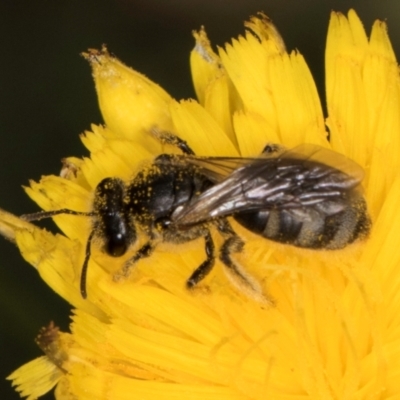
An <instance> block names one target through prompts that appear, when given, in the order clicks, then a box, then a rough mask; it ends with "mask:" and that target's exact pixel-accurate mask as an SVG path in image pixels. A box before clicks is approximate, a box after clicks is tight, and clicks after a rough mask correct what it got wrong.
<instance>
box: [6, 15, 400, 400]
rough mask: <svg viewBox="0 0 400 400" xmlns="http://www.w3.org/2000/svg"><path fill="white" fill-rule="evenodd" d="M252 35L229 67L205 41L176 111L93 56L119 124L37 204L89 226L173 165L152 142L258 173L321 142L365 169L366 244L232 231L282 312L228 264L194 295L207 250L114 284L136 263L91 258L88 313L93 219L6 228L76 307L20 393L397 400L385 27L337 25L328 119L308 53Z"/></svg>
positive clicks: (265, 34) (393, 191) (265, 25)
mask: <svg viewBox="0 0 400 400" xmlns="http://www.w3.org/2000/svg"><path fill="white" fill-rule="evenodd" d="M246 27H247V28H248V31H247V32H246V33H245V35H244V36H241V37H239V38H238V39H234V40H233V41H232V43H231V44H228V45H226V46H225V48H223V49H222V48H221V49H218V54H217V53H214V52H213V50H212V49H211V46H210V43H209V41H208V39H207V36H206V33H205V31H204V30H201V31H200V32H197V33H195V38H196V46H195V48H194V50H193V51H192V54H191V66H192V74H193V81H194V85H195V89H196V94H197V96H198V101H199V102H196V101H194V100H190V101H181V102H177V101H175V100H173V99H172V98H171V97H170V96H169V95H168V94H167V93H166V92H165V91H164V90H163V89H161V88H160V87H159V86H157V85H156V84H154V83H153V82H151V81H150V80H148V79H147V78H145V77H144V76H143V75H140V74H139V73H137V72H135V71H133V70H131V69H129V68H127V67H126V66H124V65H123V64H122V63H120V62H119V61H118V60H117V59H116V58H114V57H112V56H110V55H109V53H108V52H107V51H106V50H105V49H103V50H102V51H94V50H91V51H89V52H88V53H87V54H85V57H86V58H87V60H88V61H89V62H90V64H91V67H92V69H93V76H94V79H95V84H96V89H97V93H98V97H99V103H100V107H101V110H102V114H103V117H104V120H105V123H106V125H105V126H92V131H91V132H86V133H85V134H84V135H82V137H81V139H82V141H83V143H84V145H85V146H86V147H87V148H88V149H89V150H90V152H91V156H90V158H89V159H83V160H81V159H76V158H69V159H66V160H65V162H64V168H63V171H62V176H60V177H56V176H47V177H44V178H43V179H42V180H41V181H40V182H39V183H31V186H30V188H27V189H26V190H27V192H28V194H29V196H30V197H32V198H33V199H34V200H35V201H36V202H37V203H38V204H39V205H40V206H41V207H42V208H43V209H45V210H57V209H64V208H67V209H70V210H76V211H81V212H89V211H91V206H92V202H93V192H94V188H95V187H96V185H97V184H98V183H99V182H100V181H101V180H102V179H104V178H105V177H118V178H121V179H122V180H124V181H129V179H131V177H132V176H134V175H135V173H137V171H138V170H140V168H142V166H143V165H146V162H149V160H152V159H154V157H155V156H157V155H158V154H161V153H162V152H164V153H165V152H174V151H175V149H173V148H169V147H170V146H167V145H161V144H160V143H159V142H157V141H156V140H154V138H153V137H152V136H151V135H149V134H148V132H149V131H151V130H152V129H154V128H156V129H157V130H159V131H168V132H173V133H174V134H176V135H178V136H179V137H180V138H182V139H184V140H186V141H187V142H188V143H189V144H190V146H191V147H192V148H193V150H194V151H195V153H196V154H197V155H204V156H243V157H248V156H255V155H257V154H259V153H260V151H261V150H262V149H263V148H264V146H265V144H266V143H268V142H272V143H281V144H283V145H284V146H286V147H288V148H291V147H294V146H296V145H299V144H301V143H311V144H316V145H319V146H323V147H327V148H331V149H333V150H335V151H337V152H339V153H342V154H344V155H346V156H347V157H349V158H350V159H353V160H354V161H356V162H357V163H358V164H360V165H361V166H362V167H363V168H364V170H365V179H364V181H363V186H364V190H365V198H366V200H367V203H368V207H369V211H370V214H371V216H372V220H373V227H372V230H371V233H370V236H369V238H368V239H367V240H364V241H359V242H357V243H354V244H352V245H350V246H348V247H347V248H345V249H343V250H338V251H328V250H319V251H315V250H314V251H313V250H307V249H300V248H297V247H294V246H288V245H282V244H278V243H274V242H271V241H267V240H266V239H264V238H260V237H258V236H256V235H254V234H251V233H250V232H247V231H246V230H245V229H244V228H241V227H240V226H239V225H238V224H235V225H234V229H235V230H236V231H237V232H238V234H239V235H240V236H241V237H242V238H243V239H244V240H245V242H246V245H245V249H244V251H243V253H241V254H237V255H235V257H236V256H237V258H238V259H239V261H240V263H241V265H243V267H244V268H246V270H247V271H248V273H249V274H251V275H252V276H254V277H255V279H257V280H258V281H259V282H260V285H261V286H262V287H263V291H264V292H265V293H266V294H267V297H268V298H270V299H274V301H275V305H266V304H263V303H262V302H260V301H255V300H254V299H253V298H251V297H248V296H246V295H244V294H243V293H242V292H241V291H240V290H238V289H237V288H236V287H234V286H232V285H230V284H229V281H228V280H227V279H226V276H225V275H224V273H223V268H222V265H221V264H220V263H217V265H216V267H215V268H214V270H213V271H212V273H211V274H210V275H209V276H208V277H207V278H206V279H205V281H204V282H202V283H201V284H200V285H199V286H200V289H201V288H203V289H205V288H207V290H198V291H194V292H189V291H188V290H187V289H185V281H186V279H187V278H188V277H189V276H190V275H191V273H192V272H193V270H194V269H195V268H196V266H198V265H199V264H200V263H201V262H202V260H204V243H203V241H202V238H199V239H196V240H194V241H192V242H188V243H185V244H184V245H179V246H178V245H172V244H169V243H162V244H160V245H159V246H158V247H157V249H156V251H155V252H154V254H152V256H151V257H149V258H145V259H142V260H141V261H140V263H138V264H137V265H135V267H134V268H133V271H132V274H131V276H130V277H129V278H126V279H122V280H120V281H118V282H116V281H115V280H114V279H113V276H115V273H116V272H117V271H118V270H119V269H120V268H121V266H122V265H123V264H124V262H126V261H127V259H129V257H131V256H132V254H133V253H132V252H133V251H134V250H130V251H128V253H127V254H126V255H124V256H123V257H120V258H112V257H110V256H108V255H106V254H104V253H102V252H101V251H100V248H99V247H98V246H96V242H94V243H93V246H92V254H91V258H90V261H89V264H90V265H89V269H88V277H87V291H88V298H87V299H83V298H82V296H81V294H80V291H79V281H80V274H81V268H82V263H83V259H84V257H85V246H86V243H87V239H88V236H89V234H90V232H91V230H92V226H91V223H92V222H91V218H88V217H84V216H76V215H75V216H74V215H58V216H55V217H54V220H55V221H56V223H57V225H58V226H59V227H60V228H61V230H62V231H63V233H64V234H65V236H62V235H53V234H51V233H49V232H47V231H45V230H43V229H40V228H38V227H36V226H35V225H32V224H30V223H28V222H26V221H23V220H20V219H18V218H16V217H14V216H12V215H10V214H7V213H5V212H3V213H2V214H1V232H2V234H3V235H4V236H6V237H8V238H10V239H13V240H15V241H16V243H17V245H18V247H19V248H20V250H21V253H22V255H23V257H24V258H25V259H26V260H27V261H28V262H29V263H30V264H31V265H33V266H34V267H35V268H36V269H37V270H38V272H39V273H40V275H41V276H42V278H43V279H44V280H45V281H46V282H47V283H48V284H49V285H50V286H51V287H52V288H53V290H55V291H56V292H57V293H58V294H59V295H60V296H62V297H63V298H65V299H66V300H67V301H68V302H70V304H72V305H73V307H74V308H75V310H74V315H73V317H72V324H71V332H70V333H66V332H59V331H58V329H57V328H56V327H55V326H54V325H53V324H51V325H50V326H49V327H47V328H44V329H43V330H42V331H41V333H40V335H39V337H38V338H37V342H38V344H39V346H40V347H41V348H42V349H43V351H44V353H45V355H44V356H42V357H40V358H38V359H36V360H33V361H31V362H30V363H28V364H26V365H24V366H22V367H21V368H19V369H18V370H17V371H15V372H14V373H12V375H10V377H9V379H11V380H12V381H13V384H14V385H16V388H17V390H18V391H19V392H20V393H21V395H23V396H27V397H28V398H29V399H34V398H37V397H39V396H41V395H42V394H44V393H46V392H47V391H49V390H50V389H51V388H52V387H54V386H56V397H57V399H72V398H74V399H75V398H78V399H93V398H95V399H131V398H141V399H172V398H190V399H235V400H236V399H237V400H238V399H266V398H271V399H282V400H283V399H285V400H289V399H300V398H301V399H307V398H310V399H332V400H333V399H395V398H397V397H398V396H400V384H399V378H400V358H399V357H398V354H397V352H398V351H399V349H400V333H399V331H400V294H399V293H400V290H399V288H400V282H399V279H400V275H399V274H398V270H399V267H400V253H399V252H398V249H397V247H398V235H399V232H400V214H399V213H398V210H397V207H398V204H400V178H399V175H398V171H399V170H400V168H399V163H400V146H399V140H400V134H399V132H400V112H399V110H400V81H399V72H398V66H397V62H396V59H395V56H394V53H393V51H392V48H391V45H390V41H389V39H388V36H387V31H386V26H385V24H384V23H382V22H379V21H378V22H376V23H375V24H374V26H373V28H372V33H371V35H370V38H369V39H368V38H367V36H366V34H365V32H364V29H363V27H362V24H361V22H360V20H359V19H358V17H357V15H356V13H355V12H354V11H350V12H349V14H348V16H347V17H345V16H344V15H342V14H337V13H332V16H331V22H330V26H329V32H328V40H327V48H326V95H327V109H328V116H327V118H326V119H324V116H323V113H322V108H321V105H320V100H319V98H318V95H317V90H316V88H315V85H314V82H313V79H312V76H311V74H310V71H309V69H308V67H307V65H306V63H305V61H304V59H303V57H302V56H301V54H299V53H298V52H292V53H288V52H287V51H286V50H285V47H284V44H283V42H282V39H281V38H280V36H279V34H278V33H277V31H276V30H275V28H274V26H273V25H272V24H271V23H270V22H269V21H268V19H267V18H266V17H265V16H264V15H262V14H260V15H259V16H258V17H254V18H251V19H250V21H249V22H247V23H246ZM327 127H328V129H329V140H328V139H327V138H328V133H327ZM232 223H233V222H232ZM213 235H215V236H216V239H215V240H216V241H218V238H217V236H218V235H217V234H216V233H215V232H213ZM219 243H220V242H219ZM397 301H398V302H399V303H397Z"/></svg>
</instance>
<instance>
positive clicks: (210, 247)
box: [186, 231, 215, 290]
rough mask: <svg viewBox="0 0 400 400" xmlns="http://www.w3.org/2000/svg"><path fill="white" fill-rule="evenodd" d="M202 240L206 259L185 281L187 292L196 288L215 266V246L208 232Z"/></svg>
mask: <svg viewBox="0 0 400 400" xmlns="http://www.w3.org/2000/svg"><path fill="white" fill-rule="evenodd" d="M204 240H205V251H206V255H207V258H206V260H205V261H204V262H203V263H202V264H201V265H200V266H199V267H197V268H196V270H195V271H194V272H193V273H192V275H191V276H190V278H189V279H188V280H187V281H186V287H187V288H188V289H189V290H190V289H193V288H194V287H195V286H197V284H198V283H199V282H201V281H202V280H203V279H204V278H205V277H206V276H207V275H208V274H209V273H210V271H211V270H212V269H213V267H214V264H215V245H214V241H213V239H212V237H211V234H210V232H209V231H207V233H206V234H205V236H204Z"/></svg>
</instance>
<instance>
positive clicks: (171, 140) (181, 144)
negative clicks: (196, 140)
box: [151, 128, 194, 156]
mask: <svg viewBox="0 0 400 400" xmlns="http://www.w3.org/2000/svg"><path fill="white" fill-rule="evenodd" d="M151 134H152V135H153V137H154V138H156V139H157V140H158V141H159V142H161V143H162V144H169V145H171V146H175V147H177V148H178V149H179V150H181V151H182V153H183V154H187V155H190V156H193V155H194V151H193V150H192V149H191V148H190V146H189V145H188V144H187V143H186V142H185V141H184V140H183V139H181V138H180V137H178V136H176V135H174V134H173V133H170V132H161V131H159V130H158V129H156V128H153V129H152V130H151Z"/></svg>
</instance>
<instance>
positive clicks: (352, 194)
mask: <svg viewBox="0 0 400 400" xmlns="http://www.w3.org/2000/svg"><path fill="white" fill-rule="evenodd" d="M153 134H154V135H155V136H156V137H157V139H158V140H160V141H161V142H162V143H164V144H170V145H174V146H176V147H178V148H179V149H180V150H181V151H182V153H183V155H174V154H163V155H160V156H158V157H157V158H156V159H155V160H154V161H153V163H152V164H150V165H149V166H147V167H144V168H143V169H142V170H141V171H140V172H139V173H138V174H137V175H136V176H135V177H134V178H133V179H132V181H131V182H130V183H129V184H125V183H124V182H123V181H122V180H120V179H118V178H105V179H103V180H102V181H101V182H100V183H99V184H98V186H97V187H96V190H95V195H94V202H93V210H92V211H90V212H77V211H74V210H69V209H60V210H55V211H49V212H39V213H35V214H27V215H24V216H23V218H24V219H26V220H29V221H34V220H39V219H42V218H49V217H53V216H55V215H59V214H71V215H80V216H89V217H92V220H93V229H92V231H91V233H90V235H89V238H88V240H87V245H86V253H85V260H84V263H83V267H82V275H81V287H80V289H81V294H82V296H83V297H84V298H86V297H87V293H86V274H87V267H88V263H89V260H90V256H91V244H92V240H93V238H94V237H98V238H100V239H101V240H102V241H103V246H104V250H105V252H106V253H107V254H109V255H110V256H113V257H119V256H122V255H123V254H125V253H126V252H127V251H128V249H129V248H130V246H131V245H132V244H134V243H135V242H136V239H137V230H138V229H139V230H140V231H142V232H143V233H144V234H146V236H147V237H148V241H147V242H146V243H145V244H144V245H143V246H142V247H141V248H140V249H139V250H138V251H137V252H136V253H135V254H134V255H133V256H132V257H131V258H130V259H129V260H128V262H127V263H126V264H125V265H124V267H123V268H122V270H121V271H120V272H119V274H117V276H116V277H120V276H127V275H128V274H129V270H130V268H131V266H132V265H133V264H134V263H136V262H137V261H138V260H140V259H141V258H144V257H148V256H150V255H151V254H152V252H153V251H154V249H155V247H156V245H157V243H158V242H159V241H166V242H172V243H183V242H187V241H190V240H193V239H196V238H198V237H204V239H205V252H206V260H205V261H204V262H203V263H202V264H201V265H200V266H198V267H197V268H196V269H195V271H194V272H193V273H192V275H191V276H190V277H189V279H188V280H187V282H186V286H187V288H189V289H190V288H193V287H194V286H196V285H197V283H199V282H200V281H201V280H202V279H204V278H205V276H206V275H207V274H208V273H209V272H210V271H211V269H212V268H213V265H214V262H215V258H216V252H215V246H214V242H213V239H212V237H211V234H210V228H211V226H214V227H215V228H216V229H217V230H218V231H219V232H220V234H221V235H222V236H223V238H224V243H223V244H222V246H221V248H220V251H219V258H220V260H221V261H222V263H223V264H224V265H225V267H227V270H228V271H229V272H230V275H231V276H233V277H234V278H235V280H236V281H239V283H240V284H241V286H244V287H245V289H247V290H249V291H250V292H260V289H259V287H258V284H257V283H256V282H255V281H254V280H253V279H252V278H251V277H250V276H249V275H248V274H246V272H245V271H243V270H242V268H241V266H240V265H238V264H237V263H236V262H235V261H234V260H233V258H232V254H233V253H236V252H241V251H242V249H243V246H244V242H243V240H242V239H241V238H240V237H239V236H238V235H237V234H236V233H235V231H234V230H233V229H232V227H231V225H230V223H229V221H228V220H227V217H229V216H232V217H233V218H234V219H235V220H236V221H237V222H239V223H240V224H241V225H243V226H244V227H246V228H247V229H249V230H250V231H252V232H255V233H257V234H260V235H261V236H264V237H266V238H268V239H271V240H275V241H278V242H282V243H286V244H291V245H294V246H298V247H305V248H312V249H340V248H343V247H345V246H346V245H348V244H350V243H352V242H353V241H354V240H356V239H358V238H362V237H365V236H366V235H367V234H368V232H369V229H370V225H371V223H370V218H369V216H368V213H367V207H366V203H365V200H364V198H363V196H362V194H361V191H360V183H361V181H362V177H363V171H362V169H361V167H359V166H358V165H357V164H355V163H354V162H352V161H350V160H348V159H347V158H345V157H343V156H340V155H339V154H337V153H334V152H332V151H329V150H326V149H323V148H321V147H318V146H312V145H303V146H299V147H297V148H295V149H294V150H291V151H284V150H283V149H282V148H281V147H279V146H276V145H268V146H267V147H266V148H265V149H264V152H263V153H262V155H261V156H260V157H257V158H234V157H232V158H229V157H196V156H195V155H194V152H193V151H192V150H191V148H190V147H189V146H188V144H187V143H186V142H185V141H183V140H182V139H180V138H178V137H177V136H175V135H172V134H169V133H159V132H153Z"/></svg>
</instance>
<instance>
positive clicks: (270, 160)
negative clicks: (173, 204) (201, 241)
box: [172, 144, 363, 225]
mask: <svg viewBox="0 0 400 400" xmlns="http://www.w3.org/2000/svg"><path fill="white" fill-rule="evenodd" d="M189 162H190V163H192V164H195V165H198V166H199V168H200V172H201V173H202V174H204V175H205V176H208V177H210V179H212V180H213V182H216V184H215V185H214V186H212V187H211V188H210V189H208V190H207V191H205V192H204V193H202V194H201V195H200V196H199V197H198V198H197V199H196V200H194V201H193V202H191V203H188V204H187V205H186V206H185V207H183V208H181V209H179V210H176V212H175V213H174V215H172V220H173V222H174V223H175V224H177V225H189V224H195V223H199V222H201V221H205V220H208V219H210V218H217V217H222V216H228V215H232V214H234V213H238V212H242V211H254V210H268V209H273V208H274V209H288V210H290V209H296V208H297V209H299V208H301V207H309V206H313V205H315V204H318V203H321V202H326V203H327V204H328V203H332V200H337V199H339V198H343V197H344V196H345V193H346V192H349V191H351V190H353V189H354V188H356V187H357V186H358V185H359V184H360V182H361V181H362V178H363V170H362V168H361V167H360V166H359V165H358V164H356V163H355V162H353V161H351V160H349V159H348V158H346V157H344V156H342V155H340V154H338V153H335V152H333V151H331V150H328V149H325V148H322V147H319V146H316V145H309V144H306V145H301V146H298V147H296V148H294V149H292V150H289V151H285V152H283V153H280V154H278V155H269V154H268V155H265V154H264V155H262V156H260V157H259V158H247V159H240V158H239V159H236V158H235V159H234V158H232V159H229V158H220V159H219V158H193V159H191V160H189ZM216 166H218V168H217V167H216ZM211 177H212V178H211ZM339 211H340V209H338V208H336V209H335V212H339Z"/></svg>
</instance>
